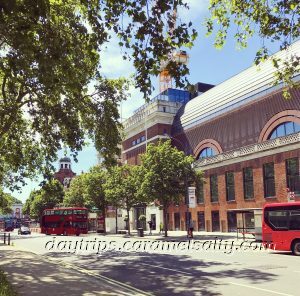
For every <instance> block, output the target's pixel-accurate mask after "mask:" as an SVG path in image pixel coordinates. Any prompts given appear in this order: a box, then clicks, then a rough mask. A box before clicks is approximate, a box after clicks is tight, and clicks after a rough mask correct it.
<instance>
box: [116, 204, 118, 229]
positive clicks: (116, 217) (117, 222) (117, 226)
mask: <svg viewBox="0 0 300 296" xmlns="http://www.w3.org/2000/svg"><path fill="white" fill-rule="evenodd" d="M116 234H118V208H117V207H116Z"/></svg>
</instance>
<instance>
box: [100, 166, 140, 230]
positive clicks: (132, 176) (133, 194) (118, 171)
mask: <svg viewBox="0 0 300 296" xmlns="http://www.w3.org/2000/svg"><path fill="white" fill-rule="evenodd" d="M141 177H142V172H141V167H139V166H130V165H123V166H114V167H111V168H110V169H109V171H108V174H107V182H106V184H105V195H106V198H107V203H108V204H110V205H113V206H115V207H116V208H122V209H125V210H126V212H127V217H129V211H130V210H131V208H132V207H133V206H135V205H137V204H139V203H141V202H145V199H143V196H142V195H141V194H140V189H141ZM128 234H130V224H129V223H128Z"/></svg>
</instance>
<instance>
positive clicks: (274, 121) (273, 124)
mask: <svg viewBox="0 0 300 296" xmlns="http://www.w3.org/2000/svg"><path fill="white" fill-rule="evenodd" d="M289 122H292V123H293V124H288V123H289ZM299 125H300V111H299V110H285V111H282V112H280V113H277V114H276V115H274V116H273V117H272V118H271V119H269V120H268V122H267V123H266V124H265V126H264V128H263V129H262V131H261V133H260V135H259V138H258V142H259V143H260V142H263V141H266V140H268V139H270V138H271V137H272V138H274V137H277V135H278V136H281V135H283V136H284V135H288V134H291V133H294V132H297V130H298V126H299ZM277 129H278V130H277ZM274 132H275V135H273V133H274Z"/></svg>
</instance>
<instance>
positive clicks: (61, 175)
mask: <svg viewBox="0 0 300 296" xmlns="http://www.w3.org/2000/svg"><path fill="white" fill-rule="evenodd" d="M75 176H76V174H75V173H73V172H72V171H71V170H69V169H60V170H59V171H58V172H56V173H55V174H54V179H56V180H58V181H59V182H60V183H61V184H63V182H64V179H65V178H71V179H72V178H74V177H75Z"/></svg>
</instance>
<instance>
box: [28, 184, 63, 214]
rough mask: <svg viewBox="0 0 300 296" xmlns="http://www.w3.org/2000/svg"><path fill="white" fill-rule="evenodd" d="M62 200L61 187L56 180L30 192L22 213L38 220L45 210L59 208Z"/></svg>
mask: <svg viewBox="0 0 300 296" xmlns="http://www.w3.org/2000/svg"><path fill="white" fill-rule="evenodd" d="M63 198H64V190H63V186H62V185H61V184H60V182H59V181H57V180H51V181H49V182H48V183H46V184H44V185H43V186H42V188H41V189H39V190H35V191H32V192H31V193H30V196H29V198H28V199H27V200H26V202H25V205H24V208H23V213H24V214H28V215H30V217H31V218H34V219H40V218H41V216H42V213H43V211H44V210H45V209H52V208H53V207H55V206H59V205H60V204H61V203H62V201H63Z"/></svg>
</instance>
